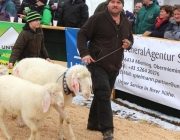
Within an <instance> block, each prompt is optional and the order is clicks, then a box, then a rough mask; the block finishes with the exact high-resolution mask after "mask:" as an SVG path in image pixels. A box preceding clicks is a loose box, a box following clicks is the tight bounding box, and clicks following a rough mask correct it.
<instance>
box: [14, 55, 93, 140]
mask: <svg viewBox="0 0 180 140" xmlns="http://www.w3.org/2000/svg"><path fill="white" fill-rule="evenodd" d="M65 72H66V73H65ZM13 74H14V75H16V76H18V77H20V78H22V79H26V80H29V81H31V82H33V83H36V84H40V85H44V84H46V83H49V82H56V81H57V83H58V84H59V85H60V87H61V90H62V92H63V94H64V101H65V106H66V105H70V103H72V98H73V95H77V94H78V93H79V91H80V92H81V93H82V95H83V97H84V98H89V97H90V94H91V90H92V80H91V74H90V72H89V71H88V69H87V68H86V67H84V66H82V65H75V66H72V67H71V68H69V69H68V71H67V68H66V67H64V66H61V65H58V64H52V63H49V62H47V61H46V60H44V59H41V58H26V59H23V60H21V61H20V62H19V63H18V64H17V66H16V67H15V68H14V70H13ZM61 75H62V76H61ZM63 75H65V76H66V84H67V88H68V89H69V93H71V94H66V93H65V91H64V87H63V85H64V84H63V78H62V77H63ZM73 93H74V94H73ZM54 107H55V108H56V110H57V111H58V112H59V114H60V129H59V135H60V139H61V140H63V139H64V135H63V132H62V131H63V125H62V124H63V120H65V121H66V123H67V124H68V127H69V131H70V135H71V139H72V140H75V136H74V133H73V130H72V128H71V125H70V119H69V118H68V116H67V115H66V113H65V111H64V109H62V108H58V107H57V106H54Z"/></svg>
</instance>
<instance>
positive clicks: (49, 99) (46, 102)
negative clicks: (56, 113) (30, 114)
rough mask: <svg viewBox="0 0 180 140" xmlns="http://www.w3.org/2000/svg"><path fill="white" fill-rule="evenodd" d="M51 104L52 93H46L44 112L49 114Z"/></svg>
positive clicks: (43, 103)
mask: <svg viewBox="0 0 180 140" xmlns="http://www.w3.org/2000/svg"><path fill="white" fill-rule="evenodd" d="M50 104H51V96H50V92H48V91H47V92H46V94H45V95H44V100H43V101H42V108H43V112H44V113H45V112H47V111H48V109H49V106H50Z"/></svg>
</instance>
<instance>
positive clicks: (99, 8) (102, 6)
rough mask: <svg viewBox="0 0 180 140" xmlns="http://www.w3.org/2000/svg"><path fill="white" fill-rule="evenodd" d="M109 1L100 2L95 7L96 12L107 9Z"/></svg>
mask: <svg viewBox="0 0 180 140" xmlns="http://www.w3.org/2000/svg"><path fill="white" fill-rule="evenodd" d="M108 3H109V0H106V1H105V2H102V3H100V4H99V5H98V6H97V8H96V9H95V11H94V14H96V13H98V12H101V11H104V10H106V9H107V5H108Z"/></svg>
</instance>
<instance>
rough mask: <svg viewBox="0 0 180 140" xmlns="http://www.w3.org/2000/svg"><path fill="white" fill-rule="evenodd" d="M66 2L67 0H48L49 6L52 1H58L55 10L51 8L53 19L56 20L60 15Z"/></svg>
mask: <svg viewBox="0 0 180 140" xmlns="http://www.w3.org/2000/svg"><path fill="white" fill-rule="evenodd" d="M66 2H68V0H50V1H49V6H50V7H51V6H52V5H53V4H54V3H58V7H57V10H55V11H54V10H52V9H51V12H52V17H53V19H54V20H58V18H59V17H60V13H61V12H62V9H63V6H64V4H65V3H66Z"/></svg>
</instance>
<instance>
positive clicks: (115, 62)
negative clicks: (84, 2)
mask: <svg viewBox="0 0 180 140" xmlns="http://www.w3.org/2000/svg"><path fill="white" fill-rule="evenodd" d="M124 39H128V40H129V41H130V42H131V43H133V35H132V30H131V23H130V22H129V21H128V19H127V18H126V15H125V14H124V13H121V19H120V25H119V26H117V25H116V24H115V22H114V20H113V18H112V17H111V15H110V14H109V12H108V10H105V11H103V12H98V13H96V14H94V15H93V16H91V17H90V18H89V19H88V20H87V21H86V23H85V24H84V25H83V27H82V28H81V29H80V30H79V32H78V36H77V47H78V49H79V53H80V56H81V58H82V57H84V56H86V55H90V56H91V57H92V58H93V59H94V60H98V59H101V58H103V57H104V56H106V55H108V54H110V53H112V52H113V51H115V50H117V49H119V48H120V50H118V51H117V52H115V53H113V54H111V55H109V56H107V57H105V58H103V59H101V60H100V61H98V62H95V64H96V65H98V66H100V67H102V68H104V69H105V70H106V71H109V72H112V71H116V70H119V69H120V68H121V65H122V60H123V57H124V49H123V48H122V45H123V42H122V40H124ZM87 41H90V42H89V45H88V47H87V46H86V42H87Z"/></svg>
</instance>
